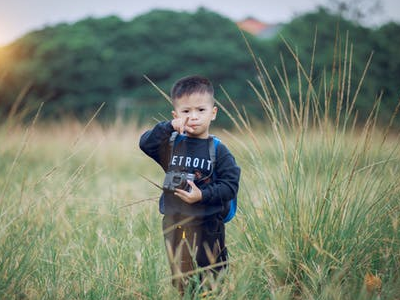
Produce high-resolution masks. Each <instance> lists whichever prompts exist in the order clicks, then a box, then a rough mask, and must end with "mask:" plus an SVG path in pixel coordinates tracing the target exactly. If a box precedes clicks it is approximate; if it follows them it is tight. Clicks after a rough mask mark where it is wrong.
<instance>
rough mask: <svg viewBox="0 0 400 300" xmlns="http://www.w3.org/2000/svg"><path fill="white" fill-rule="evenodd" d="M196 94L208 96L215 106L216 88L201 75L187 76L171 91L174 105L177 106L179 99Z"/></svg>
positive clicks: (176, 83)
mask: <svg viewBox="0 0 400 300" xmlns="http://www.w3.org/2000/svg"><path fill="white" fill-rule="evenodd" d="M196 93H198V94H208V95H209V96H210V97H211V100H212V105H214V87H213V85H212V83H211V81H210V80H208V79H207V78H205V77H202V76H199V75H192V76H186V77H183V78H181V79H179V80H178V81H177V82H175V83H174V85H173V86H172V89H171V98H172V104H173V105H174V106H175V102H176V100H177V99H180V98H182V97H183V96H190V95H192V94H196Z"/></svg>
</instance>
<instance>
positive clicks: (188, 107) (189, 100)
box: [172, 93, 217, 139]
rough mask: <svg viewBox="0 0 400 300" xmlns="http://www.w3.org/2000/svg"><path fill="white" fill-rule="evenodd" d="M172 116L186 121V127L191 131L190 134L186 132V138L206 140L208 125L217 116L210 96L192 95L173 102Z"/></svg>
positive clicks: (205, 94) (202, 94)
mask: <svg viewBox="0 0 400 300" xmlns="http://www.w3.org/2000/svg"><path fill="white" fill-rule="evenodd" d="M172 116H173V117H174V118H175V119H176V118H183V119H185V120H186V119H187V123H186V125H187V126H188V127H191V128H192V129H193V132H192V133H189V132H187V136H189V137H195V138H201V139H206V138H208V134H209V133H208V131H209V128H210V123H211V121H213V120H215V117H216V116H217V107H215V106H214V101H213V99H212V96H211V95H210V94H208V93H194V94H191V95H184V96H182V97H181V98H178V99H175V100H174V110H173V111H172Z"/></svg>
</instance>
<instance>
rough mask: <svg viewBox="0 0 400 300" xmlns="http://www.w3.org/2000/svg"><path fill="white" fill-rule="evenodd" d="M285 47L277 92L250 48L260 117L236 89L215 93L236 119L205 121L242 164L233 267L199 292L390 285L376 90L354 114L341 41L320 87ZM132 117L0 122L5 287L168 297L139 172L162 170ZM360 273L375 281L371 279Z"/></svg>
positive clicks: (396, 185) (361, 290)
mask: <svg viewBox="0 0 400 300" xmlns="http://www.w3.org/2000/svg"><path fill="white" fill-rule="evenodd" d="M288 47H289V49H290V46H288ZM346 49H347V46H346ZM349 56H351V55H349ZM294 59H295V61H296V63H297V65H298V75H299V76H298V77H299V82H298V83H296V85H297V86H298V87H299V89H300V91H301V93H300V94H301V95H302V96H301V97H300V99H296V100H294V99H291V98H290V92H289V91H290V87H289V83H287V82H285V80H284V75H283V77H282V78H283V79H282V82H281V83H279V84H282V85H283V86H284V87H285V89H287V93H286V94H285V95H279V94H277V93H275V91H276V89H275V84H277V83H272V82H270V81H269V80H268V78H269V74H268V71H267V70H266V69H265V68H264V66H263V65H262V63H261V62H257V61H255V63H256V66H257V68H258V72H259V82H258V83H257V84H255V83H251V85H252V86H253V88H254V92H255V97H256V98H258V101H259V103H260V109H264V111H265V116H266V119H265V122H264V124H258V125H257V124H254V123H250V122H249V119H251V118H249V116H248V115H247V113H246V111H245V110H244V109H238V108H237V107H235V105H234V101H231V102H229V103H228V104H227V105H226V106H225V105H222V104H220V108H221V110H222V111H221V112H220V113H223V111H225V112H226V113H228V114H230V116H231V119H232V122H233V123H234V124H235V125H236V128H235V129H234V130H233V132H227V131H220V132H214V133H216V134H217V135H218V136H219V137H220V138H221V139H222V141H223V142H224V143H225V144H226V145H227V146H228V147H229V148H230V149H231V151H232V152H233V154H234V155H235V157H236V158H237V162H238V164H239V165H240V166H241V168H242V177H241V182H240V193H239V197H238V199H239V211H238V213H237V217H236V218H235V219H234V220H233V221H231V222H230V223H229V224H228V225H227V245H228V249H229V251H230V271H229V273H228V274H227V275H226V276H225V277H224V278H222V279H221V280H222V281H218V282H215V283H214V288H215V292H214V293H213V294H212V295H211V296H209V297H208V299H351V300H353V299H378V298H379V299H400V298H399V296H398V295H400V277H399V276H400V250H399V249H400V231H399V221H400V180H399V178H400V149H399V141H400V139H399V137H398V134H397V133H396V132H391V131H390V130H386V129H384V128H383V129H380V128H377V127H376V126H375V125H376V120H377V113H378V111H379V99H378V100H377V102H376V106H375V107H374V108H373V110H372V113H371V116H370V118H369V119H368V120H366V121H365V122H364V124H363V126H360V124H359V123H358V124H357V125H354V124H356V123H355V122H354V116H355V115H356V113H355V112H354V109H353V108H354V105H353V101H355V99H356V98H357V92H356V94H355V95H350V92H349V91H350V87H349V86H348V85H347V84H348V82H349V81H348V80H347V78H348V76H350V75H349V74H350V64H349V63H348V62H349V61H351V57H350V58H347V54H343V60H342V61H338V62H337V65H339V64H340V65H341V68H338V71H337V72H336V74H338V73H340V72H343V73H345V74H341V75H340V76H338V78H337V79H334V78H333V79H332V80H331V81H330V80H328V79H327V78H325V77H323V78H322V80H324V82H323V84H322V86H324V88H323V91H322V92H316V90H315V89H314V86H317V85H318V84H316V83H315V82H314V79H313V78H312V70H310V71H309V72H306V71H305V70H304V69H303V67H302V66H301V64H300V62H299V61H298V60H297V58H296V56H295V55H294ZM283 69H284V68H283ZM346 70H347V73H346ZM282 74H284V73H282ZM346 74H347V75H346ZM304 82H305V84H304ZM361 83H362V78H361V79H360V85H361ZM334 87H335V88H336V90H337V91H335V92H333V91H334V90H335V88H334ZM227 97H228V98H229V96H228V95H227ZM256 101H257V100H256ZM331 107H335V109H334V111H336V113H334V114H332V109H331ZM394 117H395V114H394ZM389 127H390V124H389ZM142 131H143V130H142V129H138V128H136V127H134V126H128V125H127V126H125V127H121V126H112V127H102V126H100V125H98V124H97V123H95V122H89V124H88V125H86V126H83V125H81V124H79V123H76V122H64V123H61V124H41V123H39V124H36V123H35V122H33V124H32V125H29V126H26V127H24V126H19V125H18V122H14V123H5V124H3V125H2V126H1V127H0V254H1V255H0V298H1V299H177V297H178V295H177V292H176V291H175V290H174V288H173V287H172V286H171V284H170V281H171V275H170V272H169V268H168V266H167V260H166V254H165V250H164V245H163V238H162V232H161V215H160V214H159V213H158V204H157V198H158V196H159V193H160V191H159V189H158V188H157V187H155V186H154V185H153V184H151V183H150V182H149V181H147V180H146V179H145V178H144V177H146V178H149V179H150V180H152V181H154V182H156V183H160V182H161V181H162V179H163V174H162V171H161V168H159V167H158V166H157V165H156V164H155V163H154V162H153V161H151V160H150V159H149V158H148V157H146V156H145V155H144V154H143V153H142V152H141V151H140V150H139V148H138V139H139V136H140V133H141V132H142ZM142 176H144V177H142ZM369 273H371V274H373V275H374V276H376V277H379V279H380V280H381V282H382V286H381V289H375V290H372V291H371V292H369V291H367V289H366V286H365V285H364V277H365V275H366V274H369ZM185 298H186V299H188V298H189V297H185Z"/></svg>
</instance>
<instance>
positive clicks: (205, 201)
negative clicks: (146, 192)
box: [140, 121, 240, 216]
mask: <svg viewBox="0 0 400 300" xmlns="http://www.w3.org/2000/svg"><path fill="white" fill-rule="evenodd" d="M173 132H174V128H173V127H172V125H171V122H170V121H168V122H161V123H158V124H157V125H156V126H155V127H154V128H153V129H152V130H149V131H146V132H145V133H144V134H143V135H142V136H141V138H140V149H142V150H143V151H144V152H145V153H146V154H147V155H148V156H150V157H151V158H153V159H154V160H155V161H156V162H157V163H158V164H159V165H160V166H161V167H162V168H163V170H164V171H165V172H167V171H169V170H175V171H186V172H188V173H193V174H196V179H195V180H194V183H195V184H196V186H197V187H198V188H199V189H200V190H201V192H202V196H203V198H202V200H201V201H199V202H196V203H194V204H188V203H186V202H184V201H183V200H181V199H180V198H179V197H176V196H174V195H173V193H169V192H163V194H162V195H161V198H160V210H161V211H162V212H163V213H165V214H182V215H187V216H209V215H213V214H216V213H221V212H222V211H223V210H224V205H225V204H226V203H227V202H228V201H229V200H231V199H233V198H235V197H236V195H237V192H238V189H239V178H240V168H239V167H238V166H237V164H236V162H235V158H234V157H233V156H232V154H231V153H230V151H229V150H228V148H227V147H226V146H225V145H223V144H222V143H219V144H218V147H217V149H216V152H217V157H216V162H215V167H214V169H212V167H211V160H210V155H209V146H208V145H209V144H208V143H209V140H208V139H197V138H190V137H186V138H185V139H184V140H183V141H180V142H179V143H177V144H176V145H175V147H174V153H172V154H171V151H170V148H171V147H170V144H169V139H170V136H171V134H172V133H173ZM211 172H214V175H213V176H210V175H211ZM204 178H206V179H205V180H203V179H204Z"/></svg>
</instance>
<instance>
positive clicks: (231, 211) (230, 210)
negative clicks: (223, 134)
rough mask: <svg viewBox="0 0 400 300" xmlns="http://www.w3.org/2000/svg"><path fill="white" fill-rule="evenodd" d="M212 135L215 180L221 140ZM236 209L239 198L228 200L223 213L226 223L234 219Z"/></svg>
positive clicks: (210, 144)
mask: <svg viewBox="0 0 400 300" xmlns="http://www.w3.org/2000/svg"><path fill="white" fill-rule="evenodd" d="M210 137H211V138H212V143H211V142H210V143H209V145H208V149H209V152H210V159H211V163H212V166H213V174H212V176H213V180H215V173H214V167H215V164H216V161H217V156H218V145H219V143H220V142H221V141H220V140H219V139H218V138H217V137H216V136H214V135H210ZM236 210H237V198H236V197H235V198H233V199H231V200H229V201H228V202H227V207H226V208H225V210H224V212H223V215H222V217H223V221H224V223H227V222H229V221H230V220H232V219H233V217H234V216H235V214H236Z"/></svg>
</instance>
